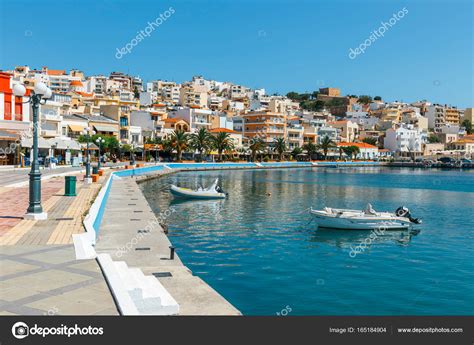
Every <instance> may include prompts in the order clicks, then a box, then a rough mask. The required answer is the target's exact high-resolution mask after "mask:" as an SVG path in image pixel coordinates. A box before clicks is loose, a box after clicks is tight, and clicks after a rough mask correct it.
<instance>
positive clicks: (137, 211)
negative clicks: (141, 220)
mask: <svg viewBox="0 0 474 345" xmlns="http://www.w3.org/2000/svg"><path fill="white" fill-rule="evenodd" d="M142 212H143V211H133V213H142Z"/></svg>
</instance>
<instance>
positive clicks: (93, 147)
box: [80, 143, 99, 151]
mask: <svg viewBox="0 0 474 345" xmlns="http://www.w3.org/2000/svg"><path fill="white" fill-rule="evenodd" d="M80 145H81V147H82V149H83V150H87V143H81V144H80ZM98 149H99V147H98V146H97V145H96V144H94V143H89V151H93V150H98Z"/></svg>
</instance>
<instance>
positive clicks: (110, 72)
mask: <svg viewBox="0 0 474 345" xmlns="http://www.w3.org/2000/svg"><path fill="white" fill-rule="evenodd" d="M18 66H28V67H30V68H32V70H38V71H41V68H43V67H47V68H48V69H52V70H64V71H65V72H66V74H67V73H69V72H70V71H74V70H77V71H80V72H83V73H84V75H85V76H87V77H89V76H99V75H101V76H108V75H110V74H113V73H124V74H125V75H128V76H132V77H138V78H141V76H140V75H134V74H132V73H129V72H125V71H112V70H111V71H106V72H104V73H98V74H90V73H87V71H84V70H81V69H78V68H70V69H63V68H59V69H56V68H50V67H51V66H34V67H32V65H28V64H26V65H16V66H11V68H0V70H14V69H15V68H16V67H18ZM52 67H56V66H52ZM59 67H61V66H59ZM194 77H202V78H203V79H205V80H216V81H219V82H223V83H229V84H234V85H243V86H246V87H248V88H250V89H253V90H257V89H264V90H265V91H266V94H267V95H269V96H283V97H286V96H287V95H288V93H292V92H296V93H299V94H311V93H313V92H318V91H319V89H322V88H338V89H341V96H356V97H359V96H371V97H372V98H374V97H381V100H382V101H383V102H388V103H393V102H400V103H413V102H429V103H432V104H440V105H447V106H452V107H456V108H459V109H464V108H471V107H472V105H473V103H472V102H471V103H470V104H468V105H467V106H466V107H463V106H459V105H457V104H453V103H449V102H443V101H440V102H437V101H433V100H431V99H430V98H428V97H422V98H419V99H402V98H395V99H388V98H386V97H384V95H382V94H379V93H376V94H369V93H367V92H362V93H360V94H356V93H353V92H350V91H347V90H343V89H342V88H340V87H339V86H338V85H326V84H323V83H320V85H317V86H315V88H314V89H312V90H299V89H297V88H290V89H288V90H287V91H285V92H278V91H276V92H271V91H269V90H270V89H269V88H267V87H265V85H262V86H259V87H252V86H250V85H246V84H240V83H236V82H235V81H233V80H227V79H222V80H219V79H215V78H210V77H208V76H207V75H203V74H199V73H194V74H192V75H191V76H189V77H188V78H187V79H186V78H185V79H183V80H180V81H178V80H176V79H161V78H152V79H142V81H143V85H146V84H147V83H152V82H153V81H159V80H160V81H164V82H174V83H176V84H177V85H180V84H185V83H187V82H189V81H190V80H192V79H193V78H194Z"/></svg>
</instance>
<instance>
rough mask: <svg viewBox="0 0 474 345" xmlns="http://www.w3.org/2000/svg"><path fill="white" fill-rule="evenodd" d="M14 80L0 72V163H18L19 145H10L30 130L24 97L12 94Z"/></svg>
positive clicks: (27, 108) (28, 111) (28, 109)
mask: <svg viewBox="0 0 474 345" xmlns="http://www.w3.org/2000/svg"><path fill="white" fill-rule="evenodd" d="M15 82H16V81H13V78H12V74H10V73H3V72H0V152H1V153H2V154H1V155H0V165H10V164H17V163H18V160H19V154H18V150H19V147H18V145H16V146H11V145H12V144H15V143H16V142H17V141H18V140H19V139H20V137H21V136H22V135H25V134H28V133H29V131H30V107H29V104H25V103H23V102H25V101H26V98H25V97H16V96H15V95H14V94H13V85H14V83H15ZM29 92H30V91H29V90H27V95H25V96H28V94H29ZM12 147H13V149H12Z"/></svg>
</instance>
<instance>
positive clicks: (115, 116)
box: [100, 104, 130, 144]
mask: <svg viewBox="0 0 474 345" xmlns="http://www.w3.org/2000/svg"><path fill="white" fill-rule="evenodd" d="M100 113H101V115H102V116H104V117H106V118H109V119H111V120H114V121H116V122H117V123H118V125H119V136H118V139H119V140H120V142H121V143H122V144H129V143H130V140H129V138H130V133H129V131H130V107H129V106H128V105H118V104H111V105H101V106H100Z"/></svg>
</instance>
